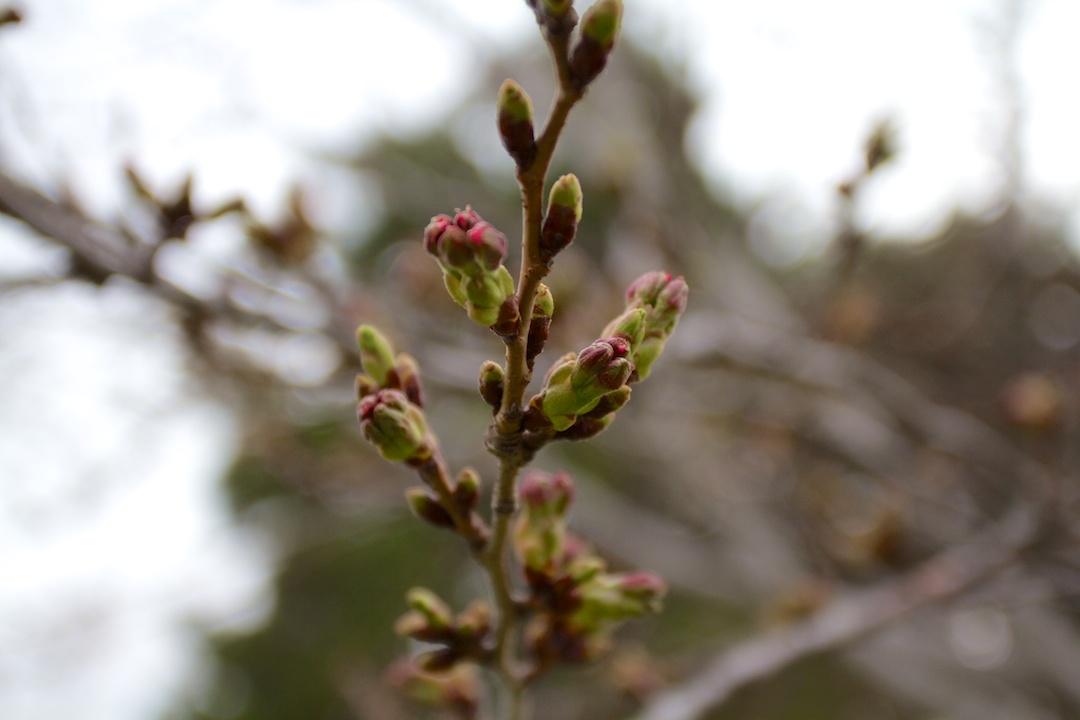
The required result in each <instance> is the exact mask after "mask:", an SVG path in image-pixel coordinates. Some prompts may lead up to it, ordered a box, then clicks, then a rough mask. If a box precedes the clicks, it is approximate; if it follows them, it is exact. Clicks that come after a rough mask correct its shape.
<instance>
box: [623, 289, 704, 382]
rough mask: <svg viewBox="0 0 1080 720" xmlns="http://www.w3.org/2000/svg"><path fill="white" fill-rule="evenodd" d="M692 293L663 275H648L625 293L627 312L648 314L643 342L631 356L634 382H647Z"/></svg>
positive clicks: (636, 346) (635, 348)
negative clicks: (640, 311) (634, 309)
mask: <svg viewBox="0 0 1080 720" xmlns="http://www.w3.org/2000/svg"><path fill="white" fill-rule="evenodd" d="M689 294H690V290H689V288H688V287H687V285H686V281H685V280H683V279H682V278H681V277H677V278H673V277H672V276H671V275H669V274H668V273H664V272H649V273H645V274H644V275H642V276H641V277H639V278H638V279H637V280H635V281H634V282H632V283H630V287H629V288H627V290H626V305H627V307H628V308H631V309H633V308H640V309H642V310H644V311H645V331H644V336H643V338H642V341H641V342H640V343H639V344H636V345H635V347H634V351H633V354H632V358H633V362H634V366H635V371H634V376H633V378H632V380H633V381H637V380H644V379H645V378H646V377H648V376H649V373H650V372H651V371H652V366H653V364H654V363H655V362H656V360H657V359H658V358H659V357H660V355H661V353H663V351H664V345H665V343H666V342H667V340H668V338H669V337H670V335H671V333H672V332H673V331H674V330H675V325H676V324H677V323H678V322H679V318H680V317H681V316H682V313H683V311H684V310H686V302H687V299H688V297H689Z"/></svg>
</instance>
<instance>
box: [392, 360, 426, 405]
mask: <svg viewBox="0 0 1080 720" xmlns="http://www.w3.org/2000/svg"><path fill="white" fill-rule="evenodd" d="M388 380H389V382H390V385H391V386H392V387H394V388H395V389H398V390H401V391H402V392H403V393H405V397H407V398H409V402H411V403H412V404H413V405H416V406H417V407H424V388H423V386H422V385H421V384H420V365H419V363H417V362H416V358H414V357H413V356H412V355H409V354H408V353H398V356H397V359H396V360H394V369H393V371H392V372H391V373H390V375H389V377H388Z"/></svg>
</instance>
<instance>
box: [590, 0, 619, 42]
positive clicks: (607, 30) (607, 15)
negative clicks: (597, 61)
mask: <svg viewBox="0 0 1080 720" xmlns="http://www.w3.org/2000/svg"><path fill="white" fill-rule="evenodd" d="M622 13H623V4H622V0H597V1H596V2H595V3H593V4H592V6H591V7H590V8H589V9H588V10H586V11H585V15H584V16H583V17H582V18H581V36H582V37H583V38H588V39H590V40H592V41H593V42H595V43H596V44H597V45H599V46H601V47H604V48H607V49H608V50H611V48H613V47H614V46H615V40H616V39H617V38H618V37H619V29H620V27H621V26H622Z"/></svg>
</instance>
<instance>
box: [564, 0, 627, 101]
mask: <svg viewBox="0 0 1080 720" xmlns="http://www.w3.org/2000/svg"><path fill="white" fill-rule="evenodd" d="M622 11H623V5H622V0H597V1H596V2H595V3H593V5H592V6H591V7H590V8H589V9H588V10H586V11H585V15H584V16H583V17H582V18H581V37H580V38H579V39H578V43H577V45H576V46H574V52H573V56H572V57H571V59H570V71H571V74H572V76H573V78H574V82H575V84H576V85H577V87H578V89H579V90H580V91H584V90H585V87H586V86H588V84H589V83H591V82H592V81H593V80H595V79H596V76H597V75H599V74H600V73H601V71H603V69H604V66H605V65H607V58H608V55H610V54H611V50H612V48H614V47H615V41H616V40H617V39H618V37H619V29H620V27H621V25H622Z"/></svg>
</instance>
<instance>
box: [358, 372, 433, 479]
mask: <svg viewBox="0 0 1080 720" xmlns="http://www.w3.org/2000/svg"><path fill="white" fill-rule="evenodd" d="M357 418H358V419H359V420H360V430H361V431H362V432H363V435H364V438H366V439H367V440H368V441H369V442H370V443H371V444H373V445H374V446H375V447H376V448H378V450H379V454H380V455H382V456H383V457H384V458H385V459H387V460H390V461H393V462H400V461H410V460H415V461H419V460H425V459H427V458H429V457H431V452H432V448H431V444H432V443H431V440H430V438H428V435H427V421H426V420H425V419H424V412H423V410H421V409H420V408H418V407H417V406H416V405H413V404H412V403H411V402H409V400H408V398H407V397H405V395H404V393H402V392H400V391H398V390H380V391H378V392H376V393H374V394H372V395H368V396H367V397H365V398H363V399H362V400H361V401H360V403H359V405H358V406H357Z"/></svg>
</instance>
